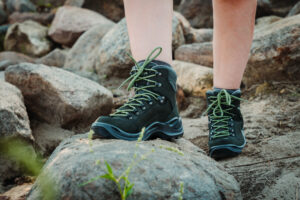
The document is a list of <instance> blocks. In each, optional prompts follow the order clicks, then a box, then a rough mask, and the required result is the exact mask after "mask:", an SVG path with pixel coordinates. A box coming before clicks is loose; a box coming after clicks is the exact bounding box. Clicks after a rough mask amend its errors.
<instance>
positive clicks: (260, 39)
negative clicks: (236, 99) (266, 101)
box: [244, 15, 300, 85]
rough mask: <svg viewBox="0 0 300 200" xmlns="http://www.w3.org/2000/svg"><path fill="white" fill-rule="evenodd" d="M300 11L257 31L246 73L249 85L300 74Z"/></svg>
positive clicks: (245, 77) (285, 78) (294, 76)
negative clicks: (298, 13) (299, 13)
mask: <svg viewBox="0 0 300 200" xmlns="http://www.w3.org/2000/svg"><path fill="white" fill-rule="evenodd" d="M299 37H300V15H295V16H292V17H288V18H285V19H282V20H279V21H277V22H274V23H272V24H270V25H267V26H265V27H262V28H259V29H257V30H256V31H255V34H254V40H253V44H252V48H251V56H250V59H249V62H248V66H247V68H246V72H245V75H244V82H245V84H246V85H250V84H253V83H261V82H264V81H269V80H276V81H280V80H298V79H299V77H300V70H299V62H300V48H299V46H300V40H299Z"/></svg>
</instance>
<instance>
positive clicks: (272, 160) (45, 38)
mask: <svg viewBox="0 0 300 200" xmlns="http://www.w3.org/2000/svg"><path fill="white" fill-rule="evenodd" d="M174 9H175V12H174V17H173V29H172V32H173V33H172V34H173V41H172V46H173V55H174V61H173V63H172V66H173V68H174V69H175V71H176V73H177V75H178V81H177V84H178V91H177V102H178V107H179V109H180V115H181V116H182V118H183V125H184V130H185V134H184V137H183V138H181V139H178V140H174V141H162V140H153V141H149V142H141V143H139V144H138V145H137V146H136V145H135V144H134V143H130V142H125V141H115V140H97V141H93V142H91V141H90V140H89V139H88V134H87V131H88V130H89V126H90V124H91V123H92V122H93V121H94V120H95V119H96V118H97V117H98V116H99V115H107V114H109V113H111V112H113V111H114V110H115V109H116V108H118V107H119V106H120V105H122V104H123V103H124V102H125V101H126V99H127V98H128V96H130V95H132V93H131V92H128V91H126V90H125V89H124V88H122V89H120V90H118V89H117V88H118V86H119V85H120V84H121V83H122V81H123V80H124V79H125V78H126V77H127V76H128V73H129V71H130V69H131V67H132V66H133V63H132V61H131V60H130V58H129V57H128V56H127V53H129V52H130V46H129V38H128V34H127V28H126V21H125V19H124V11H123V3H122V1H121V0H114V1H108V0H100V1H97V2H96V1H89V0H66V1H57V0H45V1H38V0H31V1H29V0H0V94H1V97H0V172H1V176H0V193H2V194H1V195H0V200H2V199H5V200H6V199H10V200H21V199H41V194H43V195H46V196H47V195H49V192H48V193H47V192H45V188H46V189H47V190H48V191H52V190H51V188H52V187H50V186H49V185H46V186H45V178H43V177H44V175H45V174H47V173H48V174H49V176H47V180H48V179H49V180H52V181H54V184H53V182H50V183H52V184H53V185H55V186H56V187H54V188H52V189H55V188H56V189H57V188H59V190H60V192H57V191H56V192H53V193H52V194H55V195H57V196H56V197H54V196H51V195H50V196H48V199H118V198H119V197H118V195H119V194H118V191H117V188H116V187H114V185H113V183H112V182H109V181H104V180H103V179H101V180H98V181H95V182H93V183H90V184H88V185H85V186H83V187H79V188H78V184H79V183H82V182H85V181H87V180H88V179H90V178H93V177H97V176H99V175H100V174H103V173H105V170H104V169H103V166H105V164H104V161H107V162H108V163H110V164H111V166H112V168H113V170H114V173H116V174H118V175H120V174H122V173H123V171H124V170H125V169H126V166H128V165H130V161H131V159H132V158H133V156H134V154H135V152H138V153H137V155H136V159H141V161H139V162H141V163H140V164H138V165H136V166H135V167H134V168H133V169H132V171H131V173H130V175H129V180H130V181H132V182H133V183H135V186H134V190H133V193H132V194H131V196H130V197H129V199H130V198H131V199H178V198H180V196H183V199H242V198H243V199H253V200H254V199H255V200H256V199H270V200H274V199H277V200H279V199H287V200H289V199H295V200H299V199H300V153H299V152H300V151H299V150H300V143H299V141H300V115H299V113H300V90H299V88H300V82H299V77H300V70H299V65H300V14H299V13H300V2H299V1H298V0H292V1H279V0H272V1H264V0H258V10H257V20H256V27H255V34H254V41H253V45H252V48H251V54H250V59H249V62H248V66H247V70H246V73H245V76H244V79H243V83H242V86H241V87H242V91H243V98H244V101H243V102H242V112H243V114H244V120H245V134H246V138H247V145H246V147H245V149H244V151H243V153H242V154H241V155H240V156H238V157H235V158H231V159H226V160H221V161H218V162H216V161H214V160H212V159H210V158H209V157H207V156H206V155H207V151H208V147H207V141H208V137H207V132H208V129H207V117H206V116H202V114H203V112H204V111H205V109H206V104H205V92H206V91H207V90H208V89H210V88H211V87H212V66H213V59H212V34H213V29H212V7H211V1H210V0H195V1H194V0H191V1H185V0H181V1H180V0H179V1H174ZM196 13H197V14H196ZM11 139H12V140H11ZM7 141H10V142H7ZM11 141H13V142H11ZM16 141H17V142H16ZM18 141H20V142H18ZM120 149H122V150H120ZM152 151H154V152H152ZM149 152H150V153H149ZM148 153H149V155H148ZM107 155H111V156H107ZM145 155H147V156H146V157H147V158H146V159H144V157H143V156H145ZM141 156H142V157H141ZM98 160H99V161H98ZM142 162H143V163H142ZM99 163H100V164H99ZM101 163H102V164H101ZM43 165H44V168H43V172H42V174H41V175H40V176H39V177H38V178H37V176H38V174H39V173H40V168H41V167H42V166H43ZM150 165H152V166H154V167H152V168H150V167H149V166H150ZM181 187H182V188H184V192H182V191H181V190H180V188H181ZM99 188H101V189H99ZM162 188H163V189H162Z"/></svg>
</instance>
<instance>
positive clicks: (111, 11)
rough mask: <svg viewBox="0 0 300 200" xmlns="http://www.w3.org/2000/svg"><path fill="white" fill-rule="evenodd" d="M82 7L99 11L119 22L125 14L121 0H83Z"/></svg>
mask: <svg viewBox="0 0 300 200" xmlns="http://www.w3.org/2000/svg"><path fill="white" fill-rule="evenodd" d="M83 8H87V9H90V10H94V11H96V12H98V13H101V14H102V15H104V16H105V17H107V18H108V19H110V20H112V21H114V22H119V21H120V20H121V19H122V18H123V17H124V16H125V12H124V5H123V1H122V0H98V1H94V0H85V1H84V4H83Z"/></svg>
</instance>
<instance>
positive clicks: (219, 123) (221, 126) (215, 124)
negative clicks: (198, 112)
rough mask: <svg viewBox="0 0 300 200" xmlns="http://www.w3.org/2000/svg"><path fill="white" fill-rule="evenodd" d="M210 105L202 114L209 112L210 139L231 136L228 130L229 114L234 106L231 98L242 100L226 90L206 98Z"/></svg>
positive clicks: (230, 115)
mask: <svg viewBox="0 0 300 200" xmlns="http://www.w3.org/2000/svg"><path fill="white" fill-rule="evenodd" d="M208 98H209V99H210V100H211V104H210V105H209V107H208V108H207V110H206V111H205V113H204V114H206V113H208V112H209V117H210V121H211V127H212V136H211V137H212V138H213V139H214V138H219V137H226V136H229V135H231V129H230V128H229V124H228V122H229V120H232V117H233V113H232V112H230V111H231V110H232V109H233V108H234V107H235V105H232V104H231V101H232V98H234V99H237V100H242V99H241V98H238V97H236V96H234V95H231V94H229V93H228V92H227V91H226V90H224V89H222V90H221V91H220V92H219V93H218V94H217V96H210V97H208Z"/></svg>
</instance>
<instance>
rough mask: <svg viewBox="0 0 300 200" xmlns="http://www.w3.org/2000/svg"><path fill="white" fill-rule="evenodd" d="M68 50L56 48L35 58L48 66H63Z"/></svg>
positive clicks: (39, 62) (38, 62)
mask: <svg viewBox="0 0 300 200" xmlns="http://www.w3.org/2000/svg"><path fill="white" fill-rule="evenodd" d="M67 53H68V52H67V50H62V49H58V48H57V49H54V50H53V51H51V52H50V53H49V54H47V55H45V56H43V57H42V58H39V59H37V60H35V62H36V63H37V64H44V65H48V66H55V67H63V66H64V64H65V60H66V56H67Z"/></svg>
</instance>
